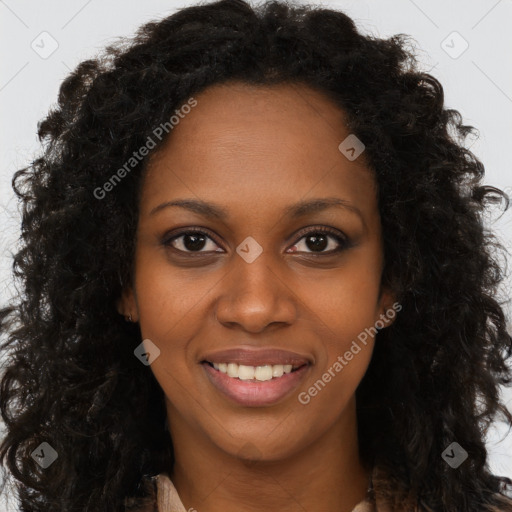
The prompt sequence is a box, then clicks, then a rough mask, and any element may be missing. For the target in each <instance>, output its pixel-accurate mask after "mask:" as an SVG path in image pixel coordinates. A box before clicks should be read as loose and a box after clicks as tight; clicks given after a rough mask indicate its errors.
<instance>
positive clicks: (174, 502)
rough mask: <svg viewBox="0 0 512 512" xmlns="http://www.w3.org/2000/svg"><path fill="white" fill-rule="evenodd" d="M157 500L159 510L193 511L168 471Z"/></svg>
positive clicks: (365, 505) (359, 509)
mask: <svg viewBox="0 0 512 512" xmlns="http://www.w3.org/2000/svg"><path fill="white" fill-rule="evenodd" d="M157 489H158V490H157V502H158V512H193V509H189V511H187V510H186V509H185V506H184V505H183V503H182V502H181V499H180V497H179V496H178V491H177V490H176V487H174V484H173V483H172V482H171V479H170V478H169V475H167V473H160V474H159V475H158V476H157ZM352 512H376V511H375V508H374V506H373V505H372V504H371V503H370V502H369V501H367V500H364V501H362V502H361V503H359V505H357V506H356V508H354V509H353V510H352Z"/></svg>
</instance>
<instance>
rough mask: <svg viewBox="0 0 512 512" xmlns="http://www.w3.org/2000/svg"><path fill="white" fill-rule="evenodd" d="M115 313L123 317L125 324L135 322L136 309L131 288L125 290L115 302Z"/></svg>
mask: <svg viewBox="0 0 512 512" xmlns="http://www.w3.org/2000/svg"><path fill="white" fill-rule="evenodd" d="M116 306H117V312H118V313H119V314H120V315H123V316H124V317H125V319H126V321H127V322H137V317H138V315H137V307H136V304H135V297H134V294H133V291H132V290H131V288H125V289H124V290H123V292H122V294H121V296H120V297H119V298H118V299H117V302H116Z"/></svg>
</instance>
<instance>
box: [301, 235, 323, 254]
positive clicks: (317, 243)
mask: <svg viewBox="0 0 512 512" xmlns="http://www.w3.org/2000/svg"><path fill="white" fill-rule="evenodd" d="M326 239H327V237H326V236H325V235H320V236H316V235H310V236H308V237H307V238H306V245H307V246H308V249H311V250H315V249H319V250H320V251H321V250H323V249H325V248H326V247H327V241H326ZM309 240H313V243H311V244H310V243H308V241H309Z"/></svg>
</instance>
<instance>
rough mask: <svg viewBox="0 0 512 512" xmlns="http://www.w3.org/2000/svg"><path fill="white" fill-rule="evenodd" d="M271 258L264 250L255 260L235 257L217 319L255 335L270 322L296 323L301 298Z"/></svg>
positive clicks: (225, 284) (228, 325)
mask: <svg viewBox="0 0 512 512" xmlns="http://www.w3.org/2000/svg"><path fill="white" fill-rule="evenodd" d="M270 259H271V258H269V257H267V256H266V255H265V252H263V253H262V254H261V255H260V256H259V257H258V258H257V259H256V260H255V261H253V262H252V263H248V262H246V261H244V260H243V259H242V258H240V257H238V255H237V256H236V257H235V261H234V262H233V263H232V265H233V268H231V269H230V272H229V273H228V275H227V276H226V278H225V279H223V281H222V285H221V288H220V295H219V297H218V299H217V303H216V311H215V313H216V318H217V320H218V321H219V322H220V323H221V324H223V325H224V326H226V327H230V328H233V327H236V326H238V327H239V328H240V329H243V330H244V331H247V332H251V333H254V334H256V333H260V332H262V331H264V330H265V329H267V328H268V326H269V325H271V324H276V326H277V324H280V325H281V326H285V325H291V324H293V322H294V321H295V319H296V317H297V310H298V308H297V305H298V297H297V296H296V295H295V294H294V293H293V290H292V289H291V287H290V284H289V283H287V282H286V276H285V275H284V274H285V272H284V271H283V270H282V271H279V270H278V265H276V264H272V262H271V261H270Z"/></svg>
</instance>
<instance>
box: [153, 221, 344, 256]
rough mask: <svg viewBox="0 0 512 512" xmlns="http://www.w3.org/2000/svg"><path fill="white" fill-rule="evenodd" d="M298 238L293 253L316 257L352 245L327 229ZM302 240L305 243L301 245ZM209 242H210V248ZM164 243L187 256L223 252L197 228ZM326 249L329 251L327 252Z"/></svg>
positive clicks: (339, 233) (210, 238)
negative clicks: (304, 253) (303, 253)
mask: <svg viewBox="0 0 512 512" xmlns="http://www.w3.org/2000/svg"><path fill="white" fill-rule="evenodd" d="M301 235H302V236H301ZM298 236H300V238H299V239H298V241H297V242H296V243H295V244H294V245H293V246H292V247H291V248H290V249H289V251H290V252H292V253H294V252H306V253H308V250H307V249H309V250H310V252H309V254H313V255H315V256H321V255H331V254H334V253H337V252H340V251H342V250H344V249H346V248H347V247H348V246H349V245H350V243H349V240H348V238H347V237H346V236H345V235H344V234H342V233H341V232H339V231H337V230H334V229H331V228H326V227H316V228H305V229H304V230H302V231H300V232H299V234H298ZM302 239H304V240H305V242H302V243H301V240H302ZM208 241H210V247H208ZM162 243H163V245H165V246H166V247H172V248H173V249H175V250H176V251H178V252H182V253H186V254H187V253H188V254H193V253H208V252H222V249H215V247H218V244H217V243H216V242H215V241H214V239H213V237H212V236H210V235H209V234H208V232H207V231H204V230H202V229H196V228H188V229H187V230H186V231H181V232H179V233H177V234H175V235H174V236H171V237H168V238H166V239H164V240H163V242H162ZM202 249H205V250H202ZM325 249H329V250H327V251H326V250H325Z"/></svg>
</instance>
